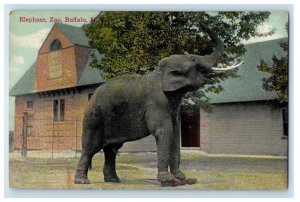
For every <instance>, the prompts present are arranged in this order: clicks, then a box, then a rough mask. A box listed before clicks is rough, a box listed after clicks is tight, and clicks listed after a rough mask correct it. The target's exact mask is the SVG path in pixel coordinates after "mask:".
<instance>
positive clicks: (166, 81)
mask: <svg viewBox="0 0 300 202" xmlns="http://www.w3.org/2000/svg"><path fill="white" fill-rule="evenodd" d="M159 65H160V66H161V67H162V70H163V75H162V89H163V91H176V90H178V89H180V88H183V87H185V86H188V85H190V84H191V82H190V80H189V79H188V77H187V72H186V70H187V69H186V68H184V67H183V66H181V65H180V66H178V62H175V63H174V62H170V61H169V60H162V61H161V62H160V63H159Z"/></svg>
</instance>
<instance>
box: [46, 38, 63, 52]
mask: <svg viewBox="0 0 300 202" xmlns="http://www.w3.org/2000/svg"><path fill="white" fill-rule="evenodd" d="M60 49H61V43H60V41H59V40H57V39H55V40H54V41H53V42H52V43H51V45H50V48H49V52H52V51H57V50H60Z"/></svg>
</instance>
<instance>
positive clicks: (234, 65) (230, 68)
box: [211, 61, 244, 72]
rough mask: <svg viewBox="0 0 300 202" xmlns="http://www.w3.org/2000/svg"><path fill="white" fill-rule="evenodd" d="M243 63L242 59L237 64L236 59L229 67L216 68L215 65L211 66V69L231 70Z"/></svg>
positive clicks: (217, 70) (218, 70) (215, 70)
mask: <svg viewBox="0 0 300 202" xmlns="http://www.w3.org/2000/svg"><path fill="white" fill-rule="evenodd" d="M243 63H244V61H241V62H240V63H239V64H237V61H235V63H234V64H233V65H231V66H229V67H226V68H216V67H212V68H211V69H212V70H213V71H214V72H223V71H228V70H233V69H235V68H237V67H239V66H241V65H242V64H243Z"/></svg>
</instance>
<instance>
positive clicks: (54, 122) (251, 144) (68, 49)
mask: <svg viewBox="0 0 300 202" xmlns="http://www.w3.org/2000/svg"><path fill="white" fill-rule="evenodd" d="M284 40H286V39H284ZM279 41H280V40H272V41H266V42H260V43H254V44H249V45H246V49H247V53H246V54H245V56H244V58H243V59H242V60H243V61H244V64H243V65H242V66H241V67H240V68H239V70H238V75H239V78H233V79H227V80H225V81H224V82H222V83H221V85H222V86H223V88H224V89H225V91H224V92H222V93H221V94H219V95H215V94H208V95H207V96H208V97H209V98H210V100H211V103H213V109H212V112H211V113H208V112H205V111H204V110H203V109H200V110H199V111H198V112H197V113H193V114H188V113H184V112H182V114H181V146H182V148H183V149H197V150H202V151H204V152H207V153H215V154H220V153H222V154H254V155H281V156H282V155H283V156H284V155H287V145H288V140H287V116H286V115H287V107H286V106H281V107H274V105H272V101H273V100H274V99H276V96H277V95H276V93H272V92H267V91H265V90H263V89H262V87H261V85H262V81H261V79H262V78H263V77H264V76H266V75H265V74H263V73H261V72H259V71H258V70H257V66H258V65H259V62H260V59H262V58H263V59H264V60H266V61H267V63H269V64H271V62H272V56H273V55H277V56H278V57H281V56H283V55H284V54H285V53H284V52H283V51H282V49H281V48H280V47H279V45H278V42H279ZM92 52H94V50H92V49H91V48H90V47H89V45H88V39H87V37H86V36H85V34H84V32H83V31H82V30H81V28H79V27H73V26H70V25H64V24H55V25H54V26H53V28H52V29H51V31H50V33H49V34H48V36H47V38H46V40H45V42H44V43H43V45H42V47H41V48H40V50H39V52H38V55H37V59H36V62H35V64H33V65H32V66H31V67H30V68H29V70H28V71H27V72H26V73H25V74H24V76H23V77H22V78H21V79H20V80H19V81H18V83H17V84H16V85H15V86H14V87H13V88H12V90H11V91H10V95H12V96H15V98H16V99H15V106H16V110H15V148H16V149H20V148H21V146H22V126H23V125H24V120H23V117H24V115H26V117H27V122H26V124H27V127H26V128H27V148H28V149H30V150H52V151H53V150H54V151H61V150H80V149H81V142H80V141H81V130H82V128H81V124H82V123H81V122H82V117H83V112H84V106H85V105H86V104H87V102H88V100H89V97H90V96H91V95H92V94H93V92H94V90H95V89H96V88H97V87H98V86H99V85H101V83H103V82H104V81H103V80H102V79H101V77H100V72H99V70H97V69H93V68H91V67H90V66H89V61H90V54H91V53H92ZM98 57H99V58H101V56H100V55H98ZM155 150H156V144H155V140H154V138H153V137H152V136H149V137H147V138H144V139H141V140H138V141H135V142H131V143H126V144H124V146H123V147H122V149H121V151H155Z"/></svg>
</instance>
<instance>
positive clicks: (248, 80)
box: [206, 38, 288, 103]
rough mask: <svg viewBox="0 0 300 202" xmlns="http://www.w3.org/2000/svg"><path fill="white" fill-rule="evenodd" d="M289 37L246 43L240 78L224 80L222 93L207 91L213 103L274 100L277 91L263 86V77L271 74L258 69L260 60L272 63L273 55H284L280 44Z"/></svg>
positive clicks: (238, 71) (239, 71)
mask: <svg viewBox="0 0 300 202" xmlns="http://www.w3.org/2000/svg"><path fill="white" fill-rule="evenodd" d="M287 40H288V39H287V38H283V39H277V40H270V41H264V42H258V43H253V44H247V45H245V48H246V49H247V52H246V53H245V55H244V56H243V58H242V61H244V63H243V64H242V65H241V66H240V67H239V69H238V70H237V75H239V77H238V78H230V79H226V80H224V81H222V82H221V83H220V85H221V86H222V87H223V88H224V91H222V92H221V93H220V94H214V93H206V96H207V97H208V98H209V100H210V102H211V103H229V102H244V101H261V100H274V99H276V98H277V94H276V92H269V91H266V90H264V89H263V88H262V78H264V77H267V76H268V75H269V74H267V73H263V72H260V71H258V69H257V66H258V65H259V64H260V60H261V59H264V60H265V62H267V64H268V65H272V57H273V55H276V56H277V57H279V58H280V57H283V56H285V55H286V52H284V51H283V50H282V48H281V47H280V46H279V43H280V42H281V41H287Z"/></svg>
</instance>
